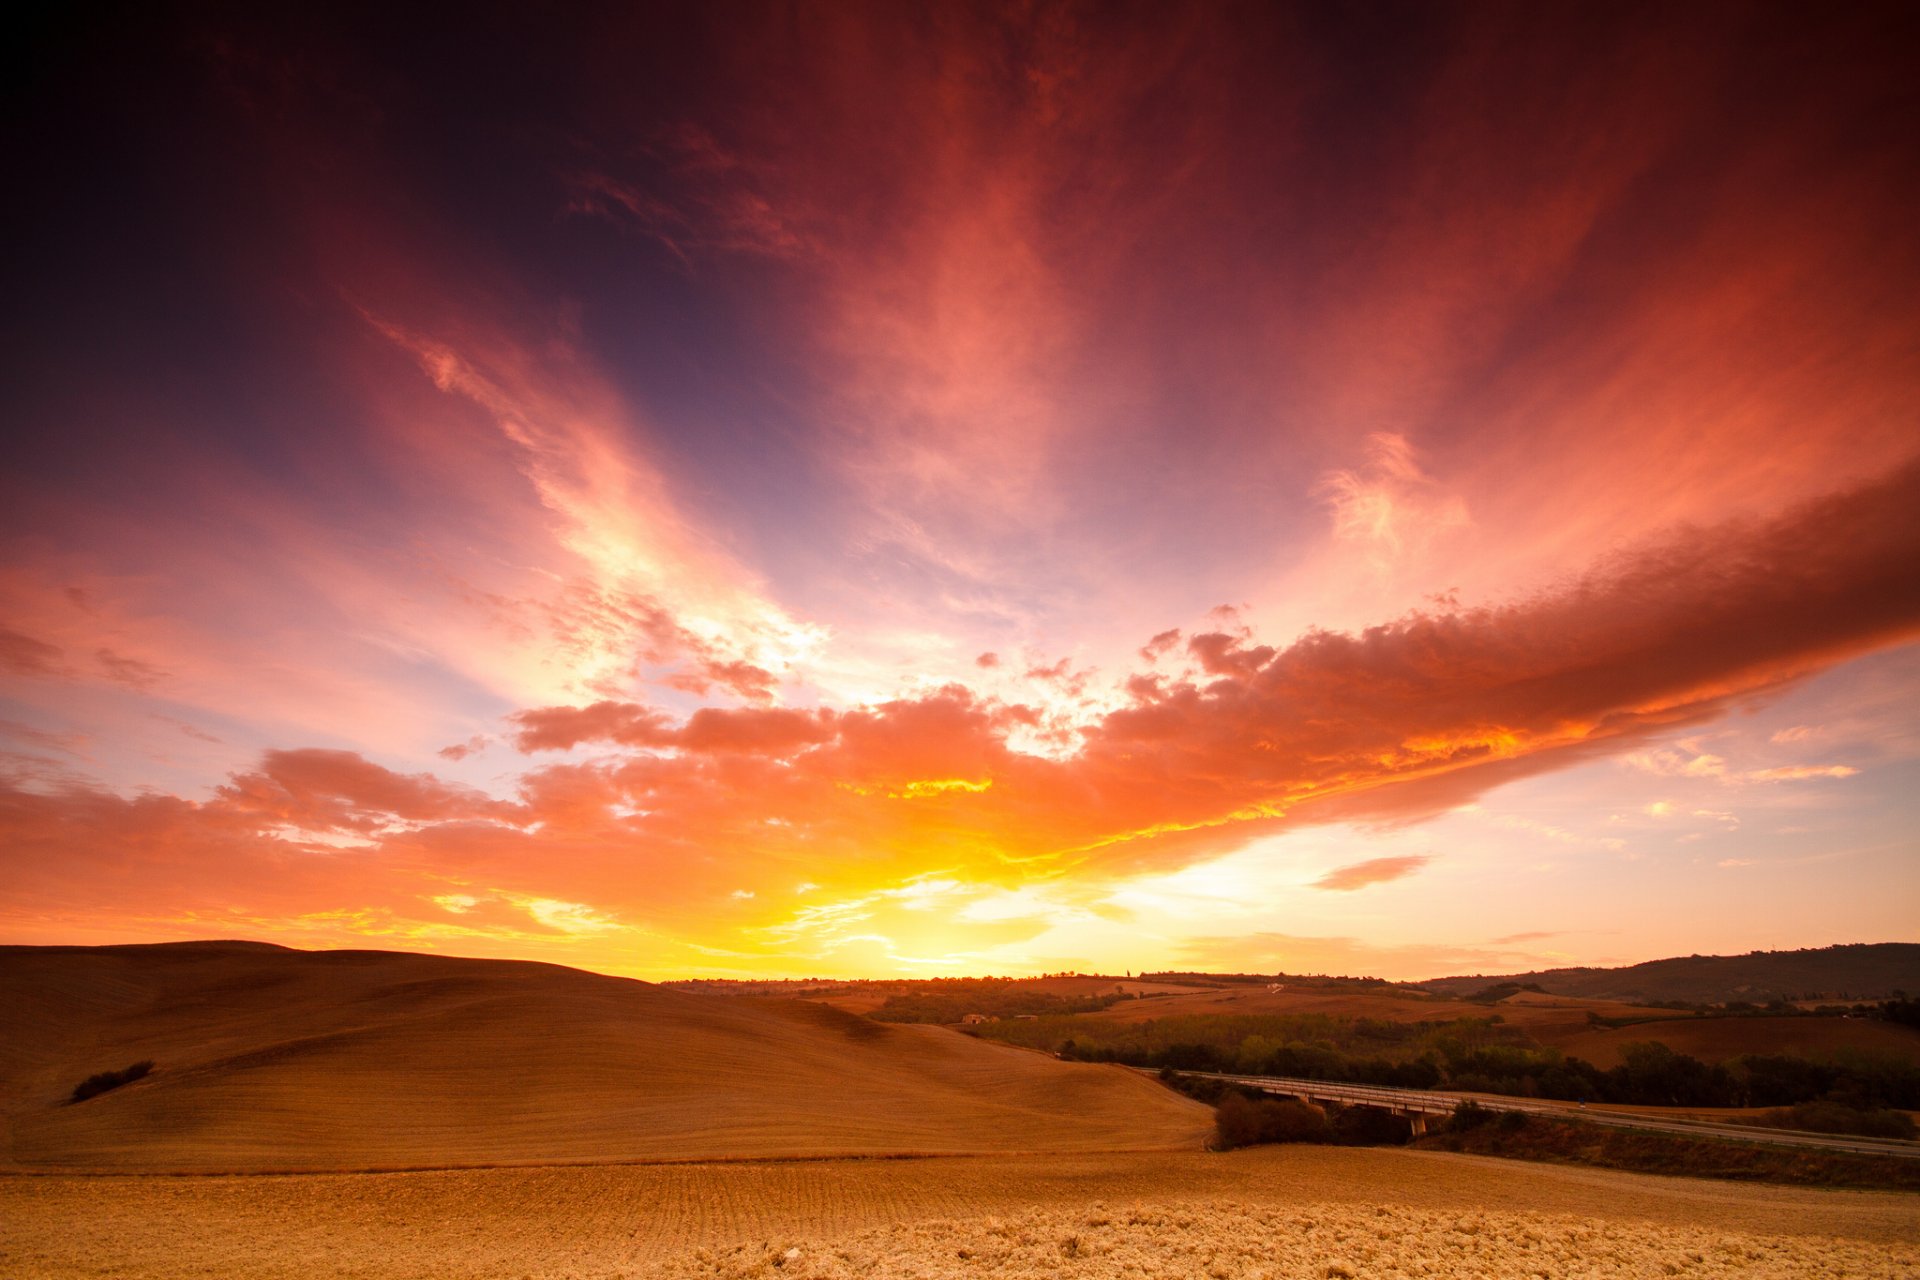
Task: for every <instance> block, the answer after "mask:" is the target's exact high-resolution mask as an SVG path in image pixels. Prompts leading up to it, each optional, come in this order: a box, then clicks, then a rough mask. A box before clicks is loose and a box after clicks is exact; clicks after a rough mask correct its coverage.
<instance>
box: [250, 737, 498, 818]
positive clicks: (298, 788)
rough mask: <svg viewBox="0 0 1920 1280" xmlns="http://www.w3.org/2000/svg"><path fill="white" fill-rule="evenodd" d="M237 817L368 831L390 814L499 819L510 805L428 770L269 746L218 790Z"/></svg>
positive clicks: (347, 755)
mask: <svg viewBox="0 0 1920 1280" xmlns="http://www.w3.org/2000/svg"><path fill="white" fill-rule="evenodd" d="M218 794H219V797H220V801H221V803H222V805H223V806H224V807H225V808H226V809H227V810H228V811H230V812H232V813H234V814H237V815H246V816H249V817H252V818H256V819H266V820H272V821H280V822H289V823H294V824H296V825H298V826H302V827H306V828H310V829H313V830H343V831H366V830H369V829H371V828H373V827H375V826H377V825H379V824H381V823H382V822H383V821H385V820H386V819H389V818H397V819H400V820H402V821H407V822H448V821H459V820H467V819H473V818H491V817H502V816H506V815H508V814H509V813H511V812H512V806H510V805H506V804H503V803H501V802H500V801H497V800H492V799H489V798H488V797H487V796H485V795H483V794H482V793H480V792H478V791H474V790H472V789H471V788H468V787H459V786H454V785H452V784H450V783H445V782H442V781H440V780H439V779H437V778H435V777H433V776H431V775H430V774H424V773H415V774H403V773H395V772H394V771H393V770H391V769H386V768H382V767H381V766H380V765H377V764H374V763H373V762H372V761H370V760H367V759H365V758H363V757H361V756H360V755H358V754H357V753H355V752H352V751H322V750H319V749H318V748H311V747H310V748H307V749H305V750H300V751H269V752H267V753H266V755H265V757H264V758H263V759H262V761H261V765H260V768H259V769H257V770H254V771H252V772H249V773H239V774H235V775H234V776H233V779H232V781H231V782H230V783H228V785H226V786H224V787H221V788H220V789H219V792H218Z"/></svg>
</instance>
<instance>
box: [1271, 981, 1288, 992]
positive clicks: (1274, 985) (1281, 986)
mask: <svg viewBox="0 0 1920 1280" xmlns="http://www.w3.org/2000/svg"><path fill="white" fill-rule="evenodd" d="M1286 989H1287V984H1286V983H1284V982H1269V983H1268V984H1267V994H1268V995H1272V994H1273V993H1274V992H1276V991H1285V990H1286Z"/></svg>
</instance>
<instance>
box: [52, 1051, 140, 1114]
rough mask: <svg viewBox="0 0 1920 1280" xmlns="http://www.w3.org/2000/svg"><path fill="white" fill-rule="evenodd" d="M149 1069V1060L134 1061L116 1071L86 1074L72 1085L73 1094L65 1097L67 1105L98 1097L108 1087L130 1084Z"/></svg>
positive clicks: (113, 1087) (114, 1087)
mask: <svg viewBox="0 0 1920 1280" xmlns="http://www.w3.org/2000/svg"><path fill="white" fill-rule="evenodd" d="M151 1070H153V1063H152V1062H151V1061H148V1062H136V1063H134V1064H133V1065H132V1066H130V1067H122V1068H121V1069H120V1070H118V1071H102V1072H100V1073H99V1074H98V1075H92V1076H88V1077H87V1078H86V1079H85V1080H82V1081H81V1082H80V1083H79V1084H77V1085H75V1086H73V1096H72V1097H71V1098H69V1099H67V1102H68V1104H69V1105H71V1104H73V1103H75V1102H85V1101H86V1100H87V1099H88V1098H94V1097H98V1096H99V1095H101V1094H103V1093H105V1092H106V1091H107V1090H109V1089H118V1088H119V1087H120V1086H121V1085H123V1084H132V1083H133V1082H134V1081H135V1080H138V1079H139V1078H140V1077H141V1076H144V1075H146V1074H147V1072H149V1071H151Z"/></svg>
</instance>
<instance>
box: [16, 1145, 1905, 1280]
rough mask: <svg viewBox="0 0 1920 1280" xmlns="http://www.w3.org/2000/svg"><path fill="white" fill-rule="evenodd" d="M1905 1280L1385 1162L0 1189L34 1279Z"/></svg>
mask: <svg viewBox="0 0 1920 1280" xmlns="http://www.w3.org/2000/svg"><path fill="white" fill-rule="evenodd" d="M1074 1241H1077V1243H1074ZM789 1250H796V1251H797V1253H795V1254H794V1255H793V1256H792V1257H789V1256H788V1251H789ZM963 1250H964V1251H966V1256H962V1251H963ZM1669 1267H1671V1268H1673V1270H1671V1271H1669V1270H1666V1268H1669ZM1916 1267H1920V1198H1916V1197H1914V1196H1911V1195H1899V1194H1885V1193H1863V1192H1833V1191H1810V1190H1800V1189H1784V1188H1778V1187H1755V1186H1736V1185H1729V1184H1722V1183H1710V1182H1700V1181H1694V1180H1687V1179H1673V1178H1661V1177H1646V1176H1636V1175H1630V1174H1621V1173H1614V1172H1608V1171H1602V1170H1594V1169H1580V1168H1566V1167H1559V1166H1548V1165H1531V1164H1523V1163H1518V1162H1512V1161H1500V1160H1491V1159H1485V1158H1480V1157H1474V1156H1459V1155H1447V1154H1439V1153H1430V1152H1417V1151H1402V1150H1379V1149H1352V1148H1325V1147H1269V1148H1256V1149H1251V1150H1246V1151H1238V1152H1231V1153H1226V1154H1207V1153H1202V1152H1185V1153H1182V1152H1161V1153H1126V1154H1080V1155H1064V1156H1048V1157H1032V1156H982V1157H973V1158H951V1157H950V1158H939V1159H926V1160H835V1161H817V1162H786V1163H735V1164H680V1165H632V1166H577V1167H563V1168H545V1169H493V1170H478V1169H476V1170H455V1171H445V1172H435V1173H404V1174H361V1175H292V1176H268V1177H262V1176H243V1177H156V1176H144V1177H143V1176H125V1175H113V1176H103V1177H76V1176H71V1175H39V1176H12V1177H0V1273H4V1274H7V1275H9V1276H20V1277H25V1278H34V1280H38V1278H41V1277H45V1278H49V1280H53V1278H59V1280H68V1278H75V1277H81V1276H90V1277H94V1276H101V1275H111V1276H115V1277H120V1278H121V1280H185V1278H186V1277H189V1276H194V1277H199V1276H206V1275H210V1274H211V1275H229V1276H248V1277H259V1278H261V1280H280V1278H282V1277H285V1278H288V1280H291V1278H293V1277H302V1278H304V1277H308V1276H313V1275H329V1276H352V1277H363V1278H365V1280H388V1278H394V1280H398V1278H399V1277H417V1276H429V1275H430V1276H435V1277H472V1278H474V1280H482V1278H485V1280H491V1278H493V1277H516V1278H518V1277H532V1278H534V1280H548V1278H549V1277H561V1276H572V1277H612V1276H625V1277H644V1278H651V1277H656V1276H657V1277H665V1276H682V1275H711V1276H729V1277H731V1276H768V1277H772V1276H776V1275H798V1276H816V1277H827V1276H835V1277H838V1276H855V1275H889V1276H902V1277H904V1276H924V1277H941V1276H949V1275H962V1274H964V1275H968V1276H1016V1275H1042V1274H1046V1275H1054V1274H1058V1275H1069V1276H1083V1277H1087V1278H1089V1280H1096V1278H1099V1280H1104V1278H1105V1277H1110V1276H1111V1277H1118V1276H1145V1275H1158V1276H1188V1275H1192V1276H1219V1277H1255V1276H1272V1277H1280V1276H1287V1277H1294V1276H1300V1277H1307V1276H1311V1277H1313V1278H1314V1280H1327V1278H1328V1277H1339V1276H1341V1275H1342V1274H1344V1275H1346V1276H1348V1277H1355V1278H1357V1277H1362V1276H1364V1277H1368V1278H1369V1280H1372V1278H1373V1277H1393V1276H1402V1275H1426V1276H1439V1277H1449V1276H1460V1277H1468V1276H1472V1277H1480V1276H1496V1277H1504V1276H1522V1275H1526V1276H1533V1275H1538V1274H1540V1273H1541V1272H1542V1271H1543V1270H1544V1271H1546V1272H1547V1273H1549V1274H1551V1275H1553V1276H1556V1277H1558V1276H1641V1275H1669V1274H1673V1275H1684V1276H1699V1277H1714V1276H1722V1275H1741V1276H1752V1277H1786V1276H1810V1275H1822V1276H1859V1277H1882V1276H1886V1277H1891V1276H1910V1275H1912V1274H1913V1273H1914V1270H1915V1268H1916Z"/></svg>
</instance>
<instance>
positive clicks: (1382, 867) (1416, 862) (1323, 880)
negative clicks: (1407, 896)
mask: <svg viewBox="0 0 1920 1280" xmlns="http://www.w3.org/2000/svg"><path fill="white" fill-rule="evenodd" d="M1431 861H1433V859H1432V858H1429V857H1426V856H1424V855H1420V854H1413V855H1408V856H1406V857H1400V858H1368V859H1367V860H1366V861H1365V862H1354V863H1349V864H1348V865H1346V866H1344V867H1335V868H1334V869H1333V870H1332V871H1329V872H1327V874H1325V875H1323V876H1321V877H1320V878H1319V879H1318V880H1315V881H1314V882H1313V887H1314V888H1316V889H1339V890H1342V891H1345V892H1349V893H1351V892H1352V891H1353V890H1355V889H1364V888H1366V887H1367V886H1368V885H1370V884H1385V883H1386V882H1387V881H1389V880H1398V879H1400V878H1401V877H1402V876H1410V875H1412V874H1413V873H1414V872H1416V871H1418V870H1419V869H1420V868H1422V867H1424V866H1426V865H1427V864H1428V863H1429V862H1431Z"/></svg>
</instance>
